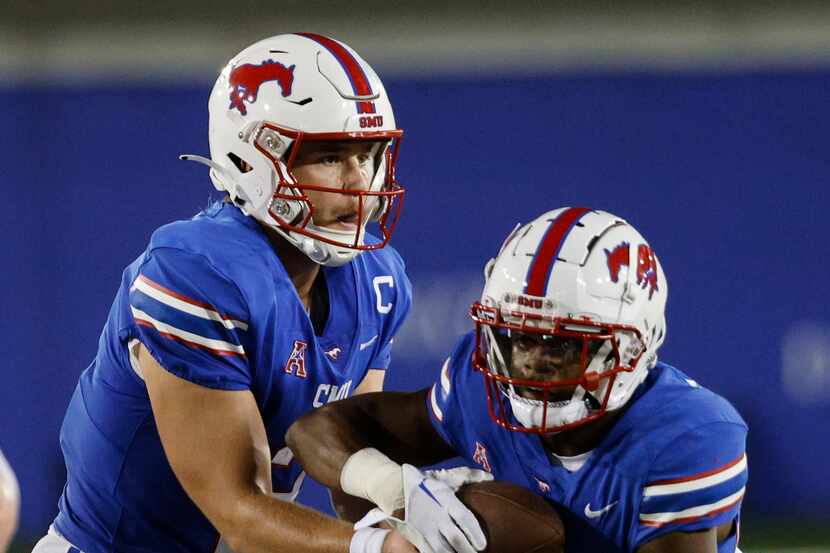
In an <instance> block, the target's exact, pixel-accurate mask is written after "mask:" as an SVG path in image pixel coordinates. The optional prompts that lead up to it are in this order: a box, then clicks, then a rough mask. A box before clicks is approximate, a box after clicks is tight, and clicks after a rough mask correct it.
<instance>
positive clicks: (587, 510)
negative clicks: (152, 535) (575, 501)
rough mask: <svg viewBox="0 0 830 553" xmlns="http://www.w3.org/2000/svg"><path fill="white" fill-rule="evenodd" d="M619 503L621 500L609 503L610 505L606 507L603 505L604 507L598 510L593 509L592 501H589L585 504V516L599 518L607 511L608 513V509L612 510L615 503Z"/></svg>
mask: <svg viewBox="0 0 830 553" xmlns="http://www.w3.org/2000/svg"><path fill="white" fill-rule="evenodd" d="M617 503H619V501H615V502H613V503H609V504H608V505H606V506H605V507H603V508H602V509H600V510H598V511H593V510H591V503H588V504H587V505H585V516H586V517H588V518H599V517H601V516H602V515H604V514H605V513H607V512H608V511H610V510H611V509H613V508H614V505H616V504H617Z"/></svg>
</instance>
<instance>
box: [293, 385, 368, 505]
mask: <svg viewBox="0 0 830 553" xmlns="http://www.w3.org/2000/svg"><path fill="white" fill-rule="evenodd" d="M363 397H364V396H360V398H363ZM354 399H358V398H353V400H347V401H343V402H337V403H338V404H339V405H337V408H333V407H334V405H335V404H329V405H327V406H325V407H322V408H320V409H317V410H316V411H313V412H312V414H313V416H308V415H306V416H304V417H301V418H300V419H299V420H297V421H296V422H295V423H294V424H292V425H291V427H290V428H289V429H288V432H287V433H286V435H285V442H286V445H288V447H290V448H291V451H292V452H293V453H294V455H295V457H296V458H297V460H298V461H299V463H300V465H302V467H303V469H304V470H305V471H306V473H307V474H308V475H309V476H311V477H312V478H314V479H315V480H317V481H318V482H320V483H321V484H323V485H324V486H327V487H329V488H335V489H340V471H341V470H342V468H343V465H344V464H345V463H346V461H347V460H348V458H349V457H350V456H351V455H352V454H353V453H354V452H356V451H359V450H360V449H363V448H364V447H367V446H369V445H370V443H369V439H368V438H367V436H366V435H365V434H361V433H359V432H357V431H356V429H357V428H361V425H363V428H365V427H366V426H365V425H367V424H370V425H371V424H372V421H371V420H370V419H369V418H368V417H367V415H366V414H365V412H364V411H363V410H362V409H361V408H360V407H359V405H357V404H355V401H354Z"/></svg>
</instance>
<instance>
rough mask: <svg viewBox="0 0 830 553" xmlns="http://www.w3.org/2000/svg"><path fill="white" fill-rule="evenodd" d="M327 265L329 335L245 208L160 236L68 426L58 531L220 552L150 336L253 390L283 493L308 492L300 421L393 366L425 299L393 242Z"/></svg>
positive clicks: (170, 358) (115, 318)
mask: <svg viewBox="0 0 830 553" xmlns="http://www.w3.org/2000/svg"><path fill="white" fill-rule="evenodd" d="M368 240H374V238H371V237H370V238H368V239H367V241H368ZM321 270H322V271H323V272H324V273H325V281H326V285H327V286H328V292H329V316H328V320H327V321H326V323H325V326H324V328H323V329H322V333H321V335H320V336H317V335H315V332H314V328H313V327H312V323H311V321H310V319H309V317H308V315H307V313H306V311H305V309H304V307H303V305H302V303H301V301H300V299H299V296H298V295H297V292H296V290H295V288H294V286H293V284H292V282H291V279H290V278H289V277H288V274H287V273H286V271H285V269H284V267H283V266H282V264H281V262H280V259H279V257H278V256H277V255H276V254H275V252H274V250H273V249H272V247H271V244H270V243H269V241H268V238H267V236H266V234H265V233H264V232H263V230H262V229H261V228H260V226H259V225H258V223H256V221H255V220H253V219H251V218H249V217H246V216H245V215H244V214H243V213H242V212H240V211H239V210H238V209H237V208H236V207H234V206H233V205H230V204H223V203H219V204H214V205H212V206H211V207H210V208H208V209H207V210H206V211H204V212H202V213H200V214H199V215H197V216H196V217H194V218H193V219H191V220H188V221H179V222H175V223H172V224H169V225H166V226H164V227H161V228H160V229H158V230H157V231H156V232H155V233H154V234H153V236H152V238H151V240H150V244H149V246H148V247H147V250H146V251H145V252H144V253H143V254H142V255H141V256H140V257H139V258H138V259H136V260H135V261H134V262H133V263H132V264H131V265H130V266H128V267H127V268H126V270H125V271H124V274H123V278H122V282H121V286H120V288H119V290H118V293H117V295H116V298H115V301H114V303H113V305H112V309H111V310H110V313H109V317H108V319H107V323H106V326H105V327H104V330H103V333H102V334H101V338H100V341H99V344H98V352H97V355H96V357H95V360H94V361H93V362H92V364H91V365H90V367H89V368H87V369H86V370H85V371H84V372H83V374H82V375H81V377H80V381H79V383H78V386H77V387H76V389H75V392H74V394H73V396H72V399H71V400H70V404H69V408H68V410H67V413H66V417H65V419H64V422H63V426H62V428H61V435H60V441H61V448H62V450H63V454H64V459H65V461H66V466H67V484H66V487H65V488H64V491H63V494H62V496H61V498H60V503H59V508H60V512H59V514H58V516H57V518H56V519H55V527H56V528H57V530H58V531H59V532H60V533H61V534H62V535H63V536H64V537H66V538H67V539H68V540H69V541H70V542H71V543H72V544H74V545H75V546H76V547H78V548H80V549H81V550H82V551H84V552H85V553H104V552H108V553H112V552H118V553H123V552H148V553H149V552H154V553H158V552H162V551H165V552H173V551H177V552H185V551H186V552H189V553H197V552H205V553H208V552H212V551H214V549H215V548H216V545H217V542H218V538H219V536H218V534H217V531H216V530H215V529H214V528H213V526H212V525H211V524H210V523H209V521H208V520H207V519H206V518H205V517H204V515H202V513H201V512H200V511H199V509H198V508H197V507H196V505H195V504H194V503H193V502H192V501H191V500H190V499H189V498H188V497H187V495H186V493H185V491H184V489H183V488H182V486H181V484H180V483H179V482H178V481H177V479H176V477H175V475H174V474H173V471H172V469H171V468H170V465H169V463H168V462H167V459H166V457H165V455H164V451H163V450H162V446H161V442H160V439H159V435H158V430H157V428H156V425H155V421H154V419H153V414H152V412H151V408H150V402H149V398H148V395H147V389H146V387H145V384H144V381H143V379H142V375H141V369H140V367H139V365H138V363H137V360H136V358H135V351H136V346H137V345H138V344H139V343H141V344H143V345H144V346H145V347H146V348H147V350H148V351H149V352H150V354H151V355H152V356H153V357H154V358H155V359H156V360H157V361H158V362H159V364H160V365H161V366H162V367H164V368H165V369H166V370H168V371H170V372H171V373H172V374H174V375H176V376H178V377H180V378H183V379H186V380H188V381H190V382H193V383H196V384H198V385H200V386H206V387H209V388H214V389H219V390H250V391H251V392H252V393H253V395H254V397H255V399H256V402H257V404H258V406H259V410H260V413H261V414H262V419H263V421H264V423H265V429H266V431H267V435H268V442H269V445H270V448H271V453H272V455H274V458H273V462H272V476H273V486H274V492H275V493H276V494H280V495H281V497H283V498H285V499H293V498H294V497H295V496H296V494H297V492H298V491H299V486H300V484H301V482H302V477H303V473H302V470H301V469H300V467H299V466H298V463H297V462H296V461H295V460H294V459H293V457H292V455H291V452H290V450H288V448H286V447H285V442H284V436H285V432H286V430H287V428H288V427H289V426H290V425H291V423H292V422H294V421H295V420H296V419H297V418H298V417H299V416H301V415H302V414H304V413H306V412H307V411H309V410H310V409H312V408H314V407H319V406H321V405H324V404H325V403H327V402H330V401H334V400H338V399H341V398H344V397H347V396H349V395H350V394H351V393H352V392H353V391H354V389H355V388H356V387H357V385H359V384H360V382H361V380H362V379H363V378H364V376H365V375H366V372H367V371H368V370H369V369H386V368H387V367H388V365H389V361H390V344H391V342H392V338H393V336H394V335H395V333H396V332H397V330H398V329H399V327H400V325H401V324H402V322H403V320H404V318H405V316H406V314H407V312H408V311H409V308H410V303H411V288H410V283H409V281H408V279H407V277H406V275H405V273H404V265H403V262H402V261H401V259H400V257H399V256H398V254H397V253H396V252H395V251H394V250H393V249H392V248H390V247H386V248H383V249H380V250H374V251H369V252H364V253H363V254H361V255H358V256H357V257H356V258H355V259H354V260H353V261H352V262H350V263H348V264H346V265H343V266H342V267H322V268H321ZM217 446H220V444H217Z"/></svg>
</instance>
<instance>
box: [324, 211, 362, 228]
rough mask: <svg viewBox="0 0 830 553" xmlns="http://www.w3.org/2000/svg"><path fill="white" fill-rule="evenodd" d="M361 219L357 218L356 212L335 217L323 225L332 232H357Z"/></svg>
mask: <svg viewBox="0 0 830 553" xmlns="http://www.w3.org/2000/svg"><path fill="white" fill-rule="evenodd" d="M358 223H359V219H358V218H357V213H356V212H350V213H344V214H342V215H338V216H337V217H334V218H333V219H331V220H330V221H328V222H327V223H326V224H324V225H321V226H324V227H326V228H327V229H330V230H335V231H343V232H355V231H357V228H358Z"/></svg>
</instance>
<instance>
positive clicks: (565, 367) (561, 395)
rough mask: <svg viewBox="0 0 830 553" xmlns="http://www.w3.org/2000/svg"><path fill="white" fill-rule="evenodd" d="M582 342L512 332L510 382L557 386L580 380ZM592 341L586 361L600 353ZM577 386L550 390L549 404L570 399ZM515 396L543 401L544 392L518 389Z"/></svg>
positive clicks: (560, 337)
mask: <svg viewBox="0 0 830 553" xmlns="http://www.w3.org/2000/svg"><path fill="white" fill-rule="evenodd" d="M582 345H583V344H582V339H580V338H572V337H564V336H550V335H541V334H532V333H523V332H513V333H512V334H511V337H510V353H511V372H510V375H511V376H512V377H513V378H521V379H528V380H538V381H543V382H557V381H563V380H574V379H579V378H580V377H581V376H582V373H583V372H584V370H585V366H586V362H585V361H584V360H583V356H582ZM599 346H600V344H599V343H596V344H594V343H593V341H592V343H590V344H589V345H588V356H587V359H590V358H591V357H593V355H594V354H595V353H596V352H597V350H598V349H599ZM575 389H576V386H569V387H567V388H558V389H553V390H551V391H550V392H549V395H548V397H547V400H548V401H565V400H568V399H571V396H573V393H574V390H575ZM517 392H518V393H519V394H520V395H522V396H523V397H526V398H528V399H536V400H544V392H543V391H542V390H541V389H538V388H531V387H525V386H521V387H517Z"/></svg>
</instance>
